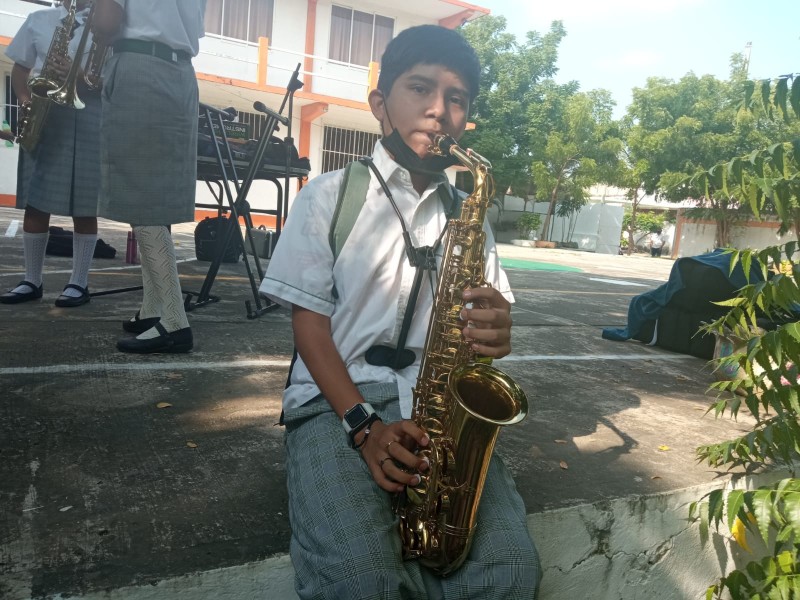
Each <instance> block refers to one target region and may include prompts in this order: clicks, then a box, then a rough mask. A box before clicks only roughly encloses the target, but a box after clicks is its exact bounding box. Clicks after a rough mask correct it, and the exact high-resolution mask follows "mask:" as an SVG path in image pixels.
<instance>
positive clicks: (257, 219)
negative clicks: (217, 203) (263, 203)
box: [194, 208, 276, 229]
mask: <svg viewBox="0 0 800 600" xmlns="http://www.w3.org/2000/svg"><path fill="white" fill-rule="evenodd" d="M216 216H217V211H215V210H203V209H199V208H198V209H196V210H195V211H194V220H195V221H196V222H199V221H202V220H203V219H205V218H206V217H211V218H214V217H216ZM250 216H251V217H252V219H253V225H255V226H256V227H258V226H259V225H263V226H264V227H266V228H267V229H275V223H276V221H275V215H260V214H256V213H250ZM239 222H240V223H241V224H242V225H244V220H243V219H242V218H241V217H240V218H239Z"/></svg>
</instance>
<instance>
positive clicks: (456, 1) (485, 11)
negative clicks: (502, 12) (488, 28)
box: [441, 0, 491, 15]
mask: <svg viewBox="0 0 800 600" xmlns="http://www.w3.org/2000/svg"><path fill="white" fill-rule="evenodd" d="M441 2H444V3H445V4H452V5H453V6H460V7H461V8H466V9H468V10H474V11H477V12H481V13H483V14H485V15H488V14H489V13H491V11H490V10H489V9H488V8H484V7H483V6H477V5H475V4H469V3H467V2H462V1H461V0H441Z"/></svg>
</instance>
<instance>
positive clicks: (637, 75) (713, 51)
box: [475, 0, 800, 117]
mask: <svg viewBox="0 0 800 600" xmlns="http://www.w3.org/2000/svg"><path fill="white" fill-rule="evenodd" d="M475 4H478V5H480V6H483V7H486V8H489V9H491V11H492V14H493V15H503V16H505V17H506V20H507V26H506V31H508V32H510V33H514V34H516V35H518V36H520V37H522V36H524V35H525V33H526V32H527V31H538V32H540V33H544V32H546V31H547V30H548V29H549V27H550V23H551V22H552V21H553V20H554V19H560V20H562V21H563V22H564V26H565V28H566V30H567V37H566V38H565V39H564V40H563V41H562V42H561V46H560V47H559V53H558V54H559V59H558V67H559V73H558V75H557V77H556V79H557V80H558V81H561V82H563V81H568V80H572V79H575V80H577V81H579V82H580V84H581V89H582V90H590V89H596V88H605V89H607V90H610V91H611V93H612V95H613V97H614V99H615V100H616V102H617V108H616V111H615V116H616V117H619V116H622V114H624V112H625V109H626V107H627V105H628V103H629V102H630V98H631V89H632V88H634V87H643V86H644V85H645V83H646V81H647V78H648V77H651V76H659V77H667V78H670V79H675V80H677V79H680V78H681V77H682V76H683V75H685V74H686V73H688V72H690V71H692V72H694V73H695V74H696V75H705V74H711V75H714V76H716V77H718V78H720V79H726V78H727V77H728V74H729V64H730V56H731V54H733V53H735V52H742V51H744V49H745V44H747V42H751V43H752V49H751V52H750V77H751V78H753V79H760V78H772V77H775V76H777V75H782V74H786V73H797V74H798V75H800V0H771V1H767V2H760V1H758V0H555V1H552V0H551V1H549V2H546V1H542V0H482V1H481V0H477V1H476V2H475Z"/></svg>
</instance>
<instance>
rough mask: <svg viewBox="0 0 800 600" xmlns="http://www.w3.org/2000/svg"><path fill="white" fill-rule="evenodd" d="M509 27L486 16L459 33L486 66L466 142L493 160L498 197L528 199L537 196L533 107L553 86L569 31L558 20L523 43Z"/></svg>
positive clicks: (548, 127) (546, 126)
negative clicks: (560, 48)
mask: <svg viewBox="0 0 800 600" xmlns="http://www.w3.org/2000/svg"><path fill="white" fill-rule="evenodd" d="M505 28H506V20H505V18H504V17H495V16H487V17H483V18H481V19H476V20H475V21H470V22H469V23H467V24H465V25H464V26H463V27H462V29H461V31H462V33H463V34H464V37H466V38H467V40H468V41H469V42H470V43H471V44H472V46H473V47H474V48H475V50H476V52H477V54H478V57H479V58H480V61H481V66H482V74H481V92H480V94H479V96H478V97H477V98H476V99H475V101H474V102H473V105H472V114H471V116H470V120H471V121H473V122H474V123H475V129H474V130H472V131H468V132H467V133H466V135H465V136H464V142H463V143H464V145H467V146H472V147H475V148H476V149H479V152H480V153H481V154H482V155H484V156H485V157H486V158H488V159H489V160H490V161H491V162H492V166H493V169H492V174H493V176H494V178H495V182H496V193H497V195H499V196H500V195H503V194H504V193H505V191H506V190H507V189H509V188H510V189H511V190H512V191H513V192H514V193H515V194H517V195H519V196H521V197H522V198H526V199H527V198H528V196H529V195H532V193H533V190H532V185H531V176H530V162H531V159H530V157H531V154H532V148H531V145H530V141H529V139H528V137H527V136H526V131H527V120H526V119H527V114H528V112H529V106H530V105H531V104H532V103H535V102H537V101H538V99H539V98H541V96H542V94H543V92H542V89H543V88H546V87H549V86H550V85H551V82H552V77H553V75H555V73H556V70H557V69H556V61H557V59H558V46H559V44H560V42H561V40H562V39H563V38H564V36H565V35H566V31H565V30H564V27H563V25H562V24H561V22H560V21H554V22H553V24H552V25H551V27H550V30H549V31H548V32H547V33H546V34H544V35H540V34H539V33H537V32H529V33H528V34H527V36H526V37H525V40H524V41H523V42H521V43H520V42H518V41H517V39H516V37H515V36H514V35H513V34H510V33H507V32H506V31H505ZM576 86H577V84H573V85H572V86H571V89H572V88H574V87H576ZM541 125H542V126H543V127H544V129H545V131H550V130H551V129H552V128H553V124H552V123H549V122H544V123H541Z"/></svg>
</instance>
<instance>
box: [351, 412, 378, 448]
mask: <svg viewBox="0 0 800 600" xmlns="http://www.w3.org/2000/svg"><path fill="white" fill-rule="evenodd" d="M378 420H380V417H379V416H378V413H376V412H375V409H374V408H372V405H370V404H368V403H366V402H360V403H358V404H356V405H355V406H353V408H351V409H349V410H348V411H347V412H345V413H344V418H343V419H342V425H343V426H344V431H345V433H347V437H349V438H350V447H352V448H355V447H356V435H358V432H359V431H362V430H363V429H366V428H367V427H369V426H370V425H372V424H373V423H374V422H375V421H378Z"/></svg>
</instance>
